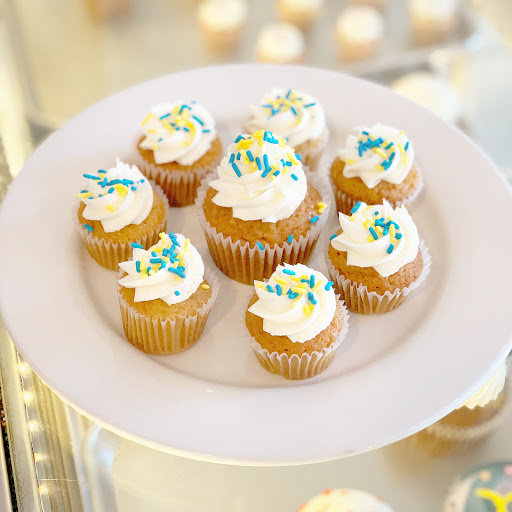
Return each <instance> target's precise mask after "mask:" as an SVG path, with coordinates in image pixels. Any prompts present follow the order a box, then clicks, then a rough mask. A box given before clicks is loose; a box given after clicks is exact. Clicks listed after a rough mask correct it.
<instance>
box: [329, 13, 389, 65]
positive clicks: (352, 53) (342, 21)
mask: <svg viewBox="0 0 512 512" xmlns="http://www.w3.org/2000/svg"><path fill="white" fill-rule="evenodd" d="M334 34H335V38H336V41H337V42H338V46H339V50H340V53H341V55H342V57H343V58H344V59H345V60H358V59H366V58H368V57H371V56H372V55H374V54H375V53H376V52H377V50H378V48H379V45H380V43H381V41H382V38H383V36H384V18H383V17H382V14H381V13H380V12H379V11H378V10H377V9H375V8H374V7H370V6H367V5H361V6H359V5H356V6H351V7H347V8H345V9H344V10H343V11H342V12H341V13H340V15H339V16H338V18H337V20H336V26H335V31H334Z"/></svg>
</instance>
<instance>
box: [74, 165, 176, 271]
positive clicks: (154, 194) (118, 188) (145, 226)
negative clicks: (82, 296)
mask: <svg viewBox="0 0 512 512" xmlns="http://www.w3.org/2000/svg"><path fill="white" fill-rule="evenodd" d="M84 178H85V180H86V181H85V183H84V185H83V188H82V190H81V191H80V193H79V194H78V197H79V199H80V203H79V206H78V212H77V215H78V222H79V223H80V236H81V237H82V240H83V242H84V245H85V247H86V248H87V251H88V252H89V254H90V255H91V256H92V257H93V258H94V259H95V260H96V261H97V262H98V263H99V264H100V265H101V266H103V267H105V268H108V269H110V270H116V269H117V264H118V263H119V262H121V261H124V260H127V259H128V258H129V257H130V254H131V251H132V250H131V247H130V244H131V243H132V242H136V243H138V244H141V245H142V246H144V247H150V246H151V245H153V244H154V243H156V242H157V240H158V235H159V233H160V232H161V231H162V230H165V226H166V224H167V206H168V205H167V199H166V197H165V196H164V194H163V193H162V191H161V190H160V189H159V188H158V187H155V186H154V185H151V183H150V182H149V181H148V180H147V179H146V178H145V177H144V176H143V175H142V174H141V172H140V171H139V169H137V167H135V166H134V165H133V166H129V165H128V164H125V163H124V162H122V161H121V160H119V159H117V161H116V165H115V167H112V168H111V169H108V170H104V169H101V170H99V171H98V172H96V173H86V174H84Z"/></svg>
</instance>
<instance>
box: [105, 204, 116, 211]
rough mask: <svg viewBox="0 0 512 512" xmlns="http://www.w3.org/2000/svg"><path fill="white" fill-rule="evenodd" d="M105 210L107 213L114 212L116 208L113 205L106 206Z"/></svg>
mask: <svg viewBox="0 0 512 512" xmlns="http://www.w3.org/2000/svg"><path fill="white" fill-rule="evenodd" d="M106 208H107V210H108V211H109V212H115V211H116V207H115V206H114V205H113V204H107V206H106Z"/></svg>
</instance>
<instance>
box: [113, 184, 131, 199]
mask: <svg viewBox="0 0 512 512" xmlns="http://www.w3.org/2000/svg"><path fill="white" fill-rule="evenodd" d="M114 188H115V189H116V191H117V193H118V194H119V195H120V196H121V197H123V196H124V195H126V193H127V192H128V187H127V186H126V185H123V184H121V183H118V184H117V185H114Z"/></svg>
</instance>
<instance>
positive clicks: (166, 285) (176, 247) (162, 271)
mask: <svg viewBox="0 0 512 512" xmlns="http://www.w3.org/2000/svg"><path fill="white" fill-rule="evenodd" d="M132 247H133V258H132V259H131V260H130V261H125V262H123V263H119V267H120V268H121V269H122V270H124V271H125V272H126V273H127V274H128V275H127V276H124V277H123V278H121V279H120V280H119V284H120V285H121V286H124V287H125V288H135V298H134V301H135V302H142V301H149V300H156V299H162V300H163V301H164V302H165V303H167V304H168V305H169V306H170V305H171V304H178V303H180V302H183V301H184V300H186V299H188V298H189V297H190V296H191V295H192V294H193V293H194V292H195V291H196V290H197V288H198V286H199V285H200V284H201V283H202V282H203V276H204V264H203V260H202V259H201V256H200V254H199V253H198V252H197V249H196V248H195V247H194V246H193V245H192V244H191V243H190V241H189V240H188V239H185V237H184V236H183V235H180V234H179V233H169V234H168V235H167V234H166V233H161V234H160V241H159V242H158V243H157V244H156V245H154V246H153V247H151V248H150V249H149V250H147V251H146V250H144V249H143V248H142V246H139V245H138V244H132Z"/></svg>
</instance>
